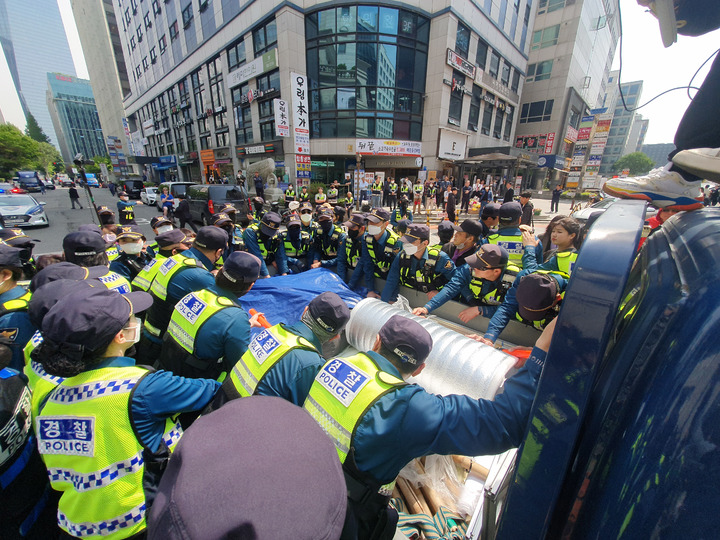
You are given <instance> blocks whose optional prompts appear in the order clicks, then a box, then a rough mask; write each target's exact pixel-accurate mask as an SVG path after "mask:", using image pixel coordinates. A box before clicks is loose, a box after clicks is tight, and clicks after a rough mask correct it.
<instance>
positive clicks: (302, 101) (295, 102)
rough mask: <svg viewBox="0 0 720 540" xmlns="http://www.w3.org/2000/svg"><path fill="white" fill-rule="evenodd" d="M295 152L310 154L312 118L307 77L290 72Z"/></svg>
mask: <svg viewBox="0 0 720 540" xmlns="http://www.w3.org/2000/svg"><path fill="white" fill-rule="evenodd" d="M290 80H291V88H292V107H293V135H294V139H295V153H296V154H305V155H310V120H309V116H308V104H307V88H308V86H307V77H306V76H305V75H300V74H298V73H290Z"/></svg>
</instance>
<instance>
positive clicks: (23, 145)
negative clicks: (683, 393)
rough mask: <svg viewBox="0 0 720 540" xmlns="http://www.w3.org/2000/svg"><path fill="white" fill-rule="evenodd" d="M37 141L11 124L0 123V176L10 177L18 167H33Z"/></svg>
mask: <svg viewBox="0 0 720 540" xmlns="http://www.w3.org/2000/svg"><path fill="white" fill-rule="evenodd" d="M38 151H39V150H38V143H37V142H36V141H34V140H33V139H31V138H30V137H27V136H25V135H23V134H22V131H20V129H18V128H17V127H15V126H14V125H12V124H0V177H2V178H5V179H8V178H12V177H13V175H14V174H15V172H16V171H17V170H18V169H23V168H24V167H28V168H32V167H34V165H35V163H36V161H37V158H38Z"/></svg>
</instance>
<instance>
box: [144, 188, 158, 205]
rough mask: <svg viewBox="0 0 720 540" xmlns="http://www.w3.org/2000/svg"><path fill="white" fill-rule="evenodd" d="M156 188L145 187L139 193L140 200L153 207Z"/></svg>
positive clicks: (155, 200) (156, 192)
mask: <svg viewBox="0 0 720 540" xmlns="http://www.w3.org/2000/svg"><path fill="white" fill-rule="evenodd" d="M157 196H158V188H156V187H146V188H144V189H143V190H142V191H141V192H140V200H141V201H142V202H143V203H145V204H147V205H149V206H153V205H155V204H156V202H157Z"/></svg>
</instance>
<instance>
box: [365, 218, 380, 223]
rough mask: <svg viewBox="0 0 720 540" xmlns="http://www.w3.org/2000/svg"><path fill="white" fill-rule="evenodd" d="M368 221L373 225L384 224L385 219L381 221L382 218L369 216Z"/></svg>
mask: <svg viewBox="0 0 720 540" xmlns="http://www.w3.org/2000/svg"><path fill="white" fill-rule="evenodd" d="M367 220H368V221H370V222H372V223H382V222H383V221H384V220H383V219H380V218H379V217H377V216H368V217H367Z"/></svg>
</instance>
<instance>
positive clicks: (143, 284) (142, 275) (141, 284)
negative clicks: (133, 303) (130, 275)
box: [131, 254, 167, 292]
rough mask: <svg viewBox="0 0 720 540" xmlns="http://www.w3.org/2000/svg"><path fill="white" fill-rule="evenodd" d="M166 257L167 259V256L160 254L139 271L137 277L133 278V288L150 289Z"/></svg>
mask: <svg viewBox="0 0 720 540" xmlns="http://www.w3.org/2000/svg"><path fill="white" fill-rule="evenodd" d="M165 259H167V257H164V256H163V255H160V254H158V255H156V257H155V258H154V259H153V260H152V261H150V262H149V263H147V264H146V265H145V268H143V269H142V270H140V272H138V275H137V276H135V279H133V280H132V283H131V285H132V287H133V289H134V290H136V291H137V290H140V291H145V292H147V291H149V290H150V285H152V282H153V279H155V276H156V275H157V273H158V270H160V265H161V264H162V263H163V261H164V260H165Z"/></svg>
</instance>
